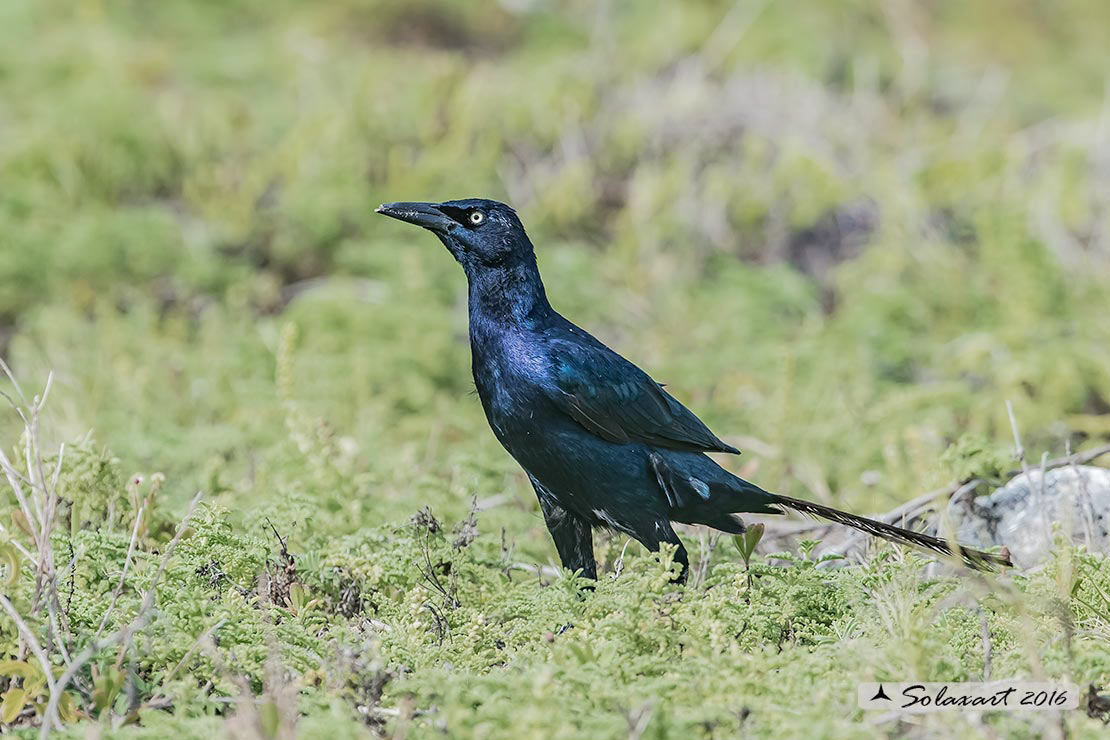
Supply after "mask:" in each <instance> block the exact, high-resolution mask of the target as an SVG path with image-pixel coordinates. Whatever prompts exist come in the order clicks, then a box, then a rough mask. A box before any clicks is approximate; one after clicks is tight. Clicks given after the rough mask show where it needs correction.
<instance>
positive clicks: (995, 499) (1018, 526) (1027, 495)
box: [947, 465, 1110, 568]
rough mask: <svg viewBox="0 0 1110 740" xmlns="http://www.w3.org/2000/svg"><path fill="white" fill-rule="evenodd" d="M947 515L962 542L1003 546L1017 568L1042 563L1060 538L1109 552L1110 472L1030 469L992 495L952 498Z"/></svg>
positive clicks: (1084, 468)
mask: <svg viewBox="0 0 1110 740" xmlns="http://www.w3.org/2000/svg"><path fill="white" fill-rule="evenodd" d="M1042 479H1043V480H1042ZM947 515H948V517H949V520H950V522H951V524H952V526H953V527H954V530H955V532H956V534H957V539H958V540H959V541H960V542H962V543H964V544H967V545H978V546H981V547H990V546H992V545H1003V546H1005V547H1007V548H1009V550H1010V556H1011V558H1012V559H1013V561H1014V565H1016V566H1017V567H1019V568H1031V567H1033V566H1035V565H1039V564H1040V563H1042V562H1044V561H1045V560H1046V559H1047V558H1048V556H1049V554H1050V553H1051V552H1052V549H1053V547H1054V542H1055V541H1056V538H1057V537H1059V536H1063V537H1070V538H1071V539H1072V541H1074V542H1075V543H1076V544H1080V545H1085V546H1086V547H1087V548H1088V549H1089V550H1091V551H1097V552H1107V551H1108V550H1110V531H1108V530H1110V469H1106V468H1099V467H1095V466H1093V465H1080V466H1064V467H1060V468H1054V469H1052V470H1048V471H1046V472H1045V473H1044V474H1043V475H1042V473H1041V471H1040V470H1039V469H1038V470H1030V471H1029V472H1028V473H1023V474H1021V475H1018V476H1015V477H1014V478H1013V479H1011V480H1010V482H1009V483H1007V484H1006V485H1005V486H1003V487H1002V488H999V489H998V490H996V491H995V492H994V493H992V494H990V495H989V496H980V497H978V498H972V497H970V496H966V497H963V498H962V499H956V498H954V499H953V500H952V501H951V502H950V504H949V506H948V511H947Z"/></svg>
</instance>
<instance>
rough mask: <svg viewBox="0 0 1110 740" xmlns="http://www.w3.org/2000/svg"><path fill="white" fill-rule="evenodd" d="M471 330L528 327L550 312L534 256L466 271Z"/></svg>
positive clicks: (542, 320) (545, 317)
mask: <svg viewBox="0 0 1110 740" xmlns="http://www.w3.org/2000/svg"><path fill="white" fill-rule="evenodd" d="M467 282H468V284H469V288H470V290H469V299H468V303H469V309H470V324H471V329H472V330H473V329H475V328H478V327H479V326H484V327H487V328H490V329H500V330H506V329H509V330H512V329H530V328H535V327H536V326H538V325H540V324H542V323H543V322H544V321H546V320H547V319H548V317H549V316H550V315H551V313H552V308H551V304H550V303H548V302H547V293H546V292H545V291H544V289H543V281H542V280H540V271H539V268H538V267H537V266H536V258H535V256H534V255H527V256H526V257H524V258H522V259H519V260H516V261H514V262H512V263H509V264H502V265H497V266H496V267H491V266H486V267H484V269H481V270H467Z"/></svg>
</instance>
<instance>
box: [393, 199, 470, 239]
mask: <svg viewBox="0 0 1110 740" xmlns="http://www.w3.org/2000/svg"><path fill="white" fill-rule="evenodd" d="M376 213H381V214H383V215H385V216H389V217H390V218H395V219H397V220H398V221H405V222H407V223H410V224H416V225H417V226H423V227H424V228H425V229H428V230H430V231H435V232H439V233H445V232H446V231H447V230H448V227H449V226H452V225H454V224H455V221H454V219H452V218H451V217H450V216H448V215H447V214H445V213H444V212H443V211H441V210H439V209H438V208H437V207H436V204H435V203H383V204H382V205H380V206H378V207H377V209H376Z"/></svg>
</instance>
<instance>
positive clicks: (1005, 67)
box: [0, 0, 1110, 541]
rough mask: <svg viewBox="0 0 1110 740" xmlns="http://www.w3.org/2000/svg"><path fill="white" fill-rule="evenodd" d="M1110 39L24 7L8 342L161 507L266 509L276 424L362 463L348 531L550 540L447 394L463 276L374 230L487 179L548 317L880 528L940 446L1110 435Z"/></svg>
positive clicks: (792, 481)
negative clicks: (200, 497) (494, 533)
mask: <svg viewBox="0 0 1110 740" xmlns="http://www.w3.org/2000/svg"><path fill="white" fill-rule="evenodd" d="M1108 25H1110V6H1107V5H1106V3H1103V2H1098V1H1097V0H1090V1H1088V0H1069V2H1062V3H1061V2H1040V1H1039V0H1023V1H1021V2H1014V3H1009V4H1007V8H1006V10H1005V12H1004V13H1002V12H1000V11H999V9H998V8H996V7H993V6H991V5H989V4H986V3H970V4H969V3H966V2H957V1H955V0H953V1H951V2H949V1H947V0H934V1H932V2H927V3H919V2H903V1H900V0H891V1H889V2H803V3H782V2H754V1H753V2H741V3H732V2H710V1H701V2H683V3H668V2H646V1H644V2H627V3H621V2H602V3H592V2H543V1H541V0H532V1H529V0H514V1H512V2H510V1H509V0H504V1H503V2H455V1H452V0H417V1H406V2H395V1H384V0H378V1H369V0H366V1H362V2H356V1H354V0H342V1H340V2H330V3H297V2H272V1H269V2H219V3H216V2H188V3H186V2H170V3H146V2H122V1H121V2H92V1H88V2H76V3H74V2H50V1H47V2H21V1H19V0H10V1H9V2H6V3H4V4H3V6H2V7H0V347H2V349H3V352H4V353H5V356H7V357H8V358H9V359H10V360H11V362H12V364H13V365H14V367H15V368H16V369H17V372H19V373H20V374H21V375H22V376H23V377H24V378H25V379H26V380H28V381H30V380H31V379H36V382H37V380H38V379H41V378H42V376H43V375H44V374H45V371H46V370H47V369H53V370H54V371H55V372H56V373H57V387H56V396H55V399H54V402H53V403H52V404H51V423H52V425H53V429H54V430H55V431H56V432H57V434H58V435H59V437H60V438H63V439H74V438H76V437H79V436H81V435H84V434H85V433H87V432H88V431H89V430H90V429H91V430H95V434H96V436H97V438H98V439H99V440H100V441H101V442H103V443H105V444H107V445H109V446H110V447H111V449H112V450H113V451H114V452H115V454H117V455H118V456H120V458H121V459H122V460H123V461H124V466H125V467H133V468H135V469H143V470H146V469H159V470H164V471H165V472H166V474H167V475H168V478H169V480H168V483H167V486H168V490H170V491H172V492H174V494H175V495H176V496H177V497H178V499H179V500H181V499H182V498H183V497H185V496H187V495H191V492H192V491H193V490H195V489H196V488H204V489H205V490H206V491H208V492H210V493H211V494H213V495H215V496H218V497H221V501H222V502H223V503H225V504H226V505H228V506H230V507H232V508H239V507H241V506H244V505H246V504H247V503H248V502H249V503H251V504H258V503H260V502H262V501H265V500H268V499H271V498H272V499H275V500H281V499H283V498H284V497H286V495H287V494H288V491H287V490H284V489H285V488H287V487H289V486H296V485H297V483H296V482H295V481H290V480H286V479H284V478H283V477H282V470H283V467H289V466H288V465H286V463H288V462H289V460H290V458H291V457H295V454H294V448H295V445H291V442H290V434H289V431H288V428H287V427H288V424H287V423H286V422H287V421H288V416H289V413H288V412H289V408H290V406H291V405H295V406H296V408H297V409H298V414H300V416H301V417H303V419H302V421H303V422H304V426H305V428H304V430H303V432H304V433H305V434H309V435H310V436H312V435H315V436H317V437H319V436H323V437H328V438H329V439H330V438H334V439H332V442H334V443H335V451H336V455H337V456H338V457H339V458H341V459H339V460H337V464H342V465H345V466H347V467H349V469H350V470H352V471H358V472H359V473H360V476H361V477H360V478H359V483H358V485H357V495H355V496H352V497H348V496H342V497H338V498H337V499H335V500H329V501H327V505H328V506H329V507H330V510H332V511H336V512H339V511H340V510H342V516H338V517H336V518H335V519H334V522H335V523H336V524H337V526H340V527H342V528H345V529H350V528H357V527H359V526H361V525H363V524H365V523H366V522H367V521H370V520H377V519H380V518H383V517H384V518H387V519H388V518H395V517H397V516H399V515H403V514H407V513H408V512H409V511H410V510H413V509H415V508H418V507H419V506H421V505H423V504H424V503H431V504H433V505H435V506H440V507H447V508H448V510H450V511H452V512H456V511H460V512H461V511H464V510H465V507H466V505H467V501H468V499H469V497H470V496H472V495H479V496H487V495H492V494H494V493H500V492H503V491H508V492H509V493H511V494H512V495H513V497H514V500H515V501H516V502H517V507H518V508H519V509H521V510H522V511H524V512H526V513H528V514H529V516H530V517H531V519H530V520H529V521H530V522H531V524H532V525H537V524H538V520H536V519H535V506H534V501H533V496H532V494H531V492H530V491H529V490H528V488H527V485H526V483H525V482H524V479H523V477H522V475H521V474H520V473H519V472H518V470H517V469H516V467H515V465H514V464H513V463H512V461H511V460H510V459H509V458H508V457H507V456H506V455H505V454H504V453H503V452H502V451H501V450H500V449H499V448H498V447H497V445H496V442H495V441H494V440H493V438H492V435H490V434H488V433H487V431H486V429H485V424H484V421H483V420H482V418H481V413H480V409H479V405H478V403H477V402H476V400H475V399H474V398H472V397H471V396H470V395H469V394H468V391H470V390H471V388H472V383H471V379H470V374H469V362H468V352H469V350H468V347H467V346H466V343H465V310H464V302H465V292H464V290H465V288H464V281H463V278H462V275H461V273H460V271H459V270H458V268H457V266H456V265H455V264H454V263H453V262H452V260H451V259H450V258H449V256H448V255H447V254H446V253H445V252H444V251H443V250H442V248H441V247H440V245H439V244H438V243H437V242H436V241H435V240H434V239H433V238H431V237H430V236H429V235H427V234H424V233H420V232H416V231H414V230H412V229H406V228H405V227H404V226H402V225H399V224H394V223H390V222H388V221H387V220H386V219H383V218H381V217H379V216H375V215H374V213H373V208H374V207H375V206H376V205H377V204H378V203H379V202H382V201H389V200H399V199H426V200H435V199H446V198H451V197H465V196H485V197H492V198H496V199H503V200H507V201H509V202H511V203H512V204H513V205H515V206H516V207H517V208H518V210H519V211H520V213H521V215H522V217H523V219H524V222H525V223H526V225H527V226H528V228H529V231H530V233H531V235H532V237H533V240H534V241H535V242H536V244H537V250H538V254H539V260H540V266H541V269H542V271H543V273H544V276H545V279H546V281H547V283H548V287H549V292H550V294H551V296H552V298H553V300H554V302H555V304H556V306H557V308H559V309H560V310H562V311H563V312H564V313H566V314H567V315H568V316H569V317H571V318H572V319H573V320H575V321H577V322H578V323H581V324H583V325H585V326H586V327H588V328H590V329H591V330H592V331H594V332H595V333H596V334H598V335H599V336H600V337H602V338H603V339H604V340H606V341H608V342H609V343H611V344H612V345H613V346H615V347H616V348H617V349H618V350H619V351H621V352H623V353H624V354H626V355H627V356H629V357H630V358H631V359H633V360H634V361H636V362H638V363H640V364H642V365H643V366H644V367H645V368H647V369H648V370H649V371H650V372H652V373H653V374H654V375H655V376H656V377H658V378H659V379H660V380H661V381H666V382H667V383H669V385H670V387H672V388H673V391H674V392H675V393H676V395H678V396H679V397H680V398H681V399H683V400H684V401H686V402H688V403H689V404H690V405H691V406H692V407H693V408H694V409H696V410H697V411H698V412H699V413H701V414H702V415H703V416H704V417H705V418H706V420H707V421H708V422H709V423H710V424H711V426H712V427H713V428H714V429H715V430H716V431H717V432H718V433H720V434H721V435H722V436H724V437H725V438H726V439H729V440H731V441H733V442H735V443H737V444H738V445H739V446H740V447H741V448H744V449H745V450H746V452H747V456H746V457H745V458H742V459H741V462H742V463H744V464H746V465H747V467H746V468H745V470H746V471H747V472H749V473H751V474H752V475H753V476H754V477H755V478H756V479H757V480H758V481H759V482H760V483H761V484H762V485H764V486H765V487H768V488H770V489H773V490H779V491H783V492H786V493H789V494H794V495H803V496H810V497H815V498H819V499H822V500H826V501H830V502H835V503H837V504H838V505H842V506H846V507H854V508H862V509H867V510H880V509H883V508H884V507H885V508H890V507H891V506H893V505H894V504H896V503H897V502H899V501H903V500H905V499H907V498H909V497H910V496H912V495H913V494H914V493H916V492H919V491H921V490H925V489H928V488H929V487H931V486H933V485H934V484H937V483H943V482H946V481H947V480H948V479H949V478H950V477H951V474H950V472H949V471H947V470H946V469H945V468H944V467H943V466H942V465H941V464H940V463H939V462H938V461H939V458H940V455H941V453H942V452H943V451H944V450H945V449H946V448H947V447H948V446H949V445H950V444H951V443H952V442H953V441H954V440H955V439H957V438H958V437H960V436H961V435H963V434H967V433H972V434H978V435H983V436H985V437H986V438H987V439H988V440H994V441H998V442H999V443H1006V442H1007V441H1008V439H1009V429H1008V425H1007V422H1006V415H1005V408H1004V401H1005V399H1010V400H1011V401H1012V402H1013V403H1014V406H1015V409H1016V412H1017V416H1018V419H1019V421H1020V423H1021V425H1022V427H1023V429H1024V430H1025V431H1026V433H1027V434H1028V435H1029V436H1030V440H1029V442H1030V445H1029V446H1030V447H1031V448H1032V449H1036V450H1041V449H1047V450H1051V451H1053V452H1057V453H1059V452H1063V448H1064V446H1065V443H1066V442H1068V441H1070V442H1071V443H1072V444H1073V446H1075V447H1079V446H1081V445H1082V444H1083V442H1084V441H1085V440H1087V439H1089V438H1091V437H1103V438H1105V437H1106V436H1108V435H1110V413H1108V412H1110V401H1108V399H1110V319H1108V315H1110V291H1107V290H1106V278H1107V273H1108V268H1110V102H1108V98H1107V84H1108V83H1107V74H1106V73H1107V68H1106V64H1105V62H1106V55H1105V46H1104V41H1105V38H1104V34H1103V30H1104V29H1105V28H1106V27H1108ZM286 324H290V325H293V326H294V327H295V338H292V339H291V344H290V346H289V348H288V349H289V367H288V368H287V369H288V377H287V378H286V381H285V382H286V385H285V386H284V387H282V386H281V385H280V384H279V383H278V382H277V381H276V377H277V375H276V366H277V359H276V353H277V352H278V345H279V344H280V336H281V333H282V327H284V326H285V325H286ZM293 467H297V466H296V465H293ZM315 495H325V496H326V495H327V494H326V493H324V494H319V493H314V496H315ZM517 521H519V520H517ZM518 526H519V525H518ZM541 541H542V540H541Z"/></svg>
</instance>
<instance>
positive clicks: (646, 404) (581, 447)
mask: <svg viewBox="0 0 1110 740" xmlns="http://www.w3.org/2000/svg"><path fill="white" fill-rule="evenodd" d="M377 210H378V213H382V214H385V215H386V216H391V217H393V218H396V219H400V220H401V221H407V222H408V223H412V224H416V225H417V226H422V227H424V228H425V229H428V230H429V231H431V232H432V233H433V234H435V235H436V236H437V237H439V240H440V241H441V242H443V244H444V245H445V246H446V247H447V249H448V251H450V252H451V254H452V255H453V256H454V257H455V259H456V260H458V262H459V264H461V265H462V267H463V271H464V272H465V273H466V279H467V283H468V285H469V311H470V348H471V353H472V361H473V371H474V383H475V385H476V386H477V388H478V397H479V398H481V400H482V407H483V408H484V409H485V412H486V418H487V419H488V420H489V424H490V426H491V427H492V428H493V433H494V434H495V435H496V436H497V439H498V440H499V441H500V442H501V444H502V445H504V447H505V449H506V450H508V452H509V454H510V455H512V456H513V457H514V458H516V460H517V462H519V463H520V465H521V466H522V467H523V468H524V470H525V472H526V473H527V474H528V478H529V479H530V480H531V481H532V486H533V487H534V488H535V489H536V495H537V496H538V497H539V501H540V508H541V509H542V511H543V516H544V520H545V521H546V523H547V528H548V529H549V530H550V531H551V536H552V538H553V539H554V540H555V547H556V549H558V551H559V557H560V558H561V560H562V563H563V566H564V567H565V568H568V569H569V570H572V571H573V570H581V571H582V574H583V575H585V576H587V577H589V578H597V566H596V564H595V562H594V553H593V537H592V528H594V527H609V528H611V529H615V530H617V531H618V532H623V533H625V534H628V535H631V536H632V537H634V538H636V539H637V540H639V541H640V542H641V543H643V544H644V545H645V546H646V547H648V548H649V549H651V550H658V549H659V544H660V543H662V542H668V543H672V544H674V545H677V547H678V550H677V553H676V559H677V561H678V562H680V563H681V565H682V574H681V575H680V578H685V574H686V569H687V565H688V559H687V555H686V549H685V548H684V547H683V545H682V542H681V541H680V540H679V538H678V535H676V534H675V531H674V529H673V528H672V527H671V522H684V523H686V524H704V525H706V526H709V527H714V528H716V529H719V530H722V531H724V532H730V533H734V534H738V533H741V532H743V531H744V524H743V522H742V521H741V520H740V518H739V517H737V516H736V514H737V513H743V512H747V513H756V514H781V513H783V510H784V509H794V510H796V511H800V512H803V513H805V514H811V515H816V516H820V517H824V518H826V519H830V520H832V521H834V522H838V523H841V524H846V525H848V526H850V527H855V528H857V529H860V530H863V531H865V532H868V533H870V534H873V535H875V536H878V537H882V538H885V539H888V540H893V541H895V542H901V543H904V544H909V545H915V546H918V547H923V548H927V549H929V550H933V551H935V552H939V553H943V554H951V553H952V551H953V549H955V550H956V551H957V552H958V553H959V555H960V556H961V557H962V559H963V561H964V562H965V563H967V564H968V565H970V566H973V567H976V568H989V567H990V566H991V565H993V564H1005V565H1009V564H1010V563H1009V559H1008V558H1007V557H1006V556H1004V555H993V554H990V553H985V552H979V551H976V550H969V549H966V548H960V547H957V548H952V547H951V546H949V544H948V543H947V542H945V541H944V540H941V539H938V538H936V537H930V536H929V535H925V534H921V533H918V532H913V531H910V530H907V529H902V528H901V527H895V526H892V525H890V524H886V523H885V522H879V521H875V520H873V519H868V518H866V517H862V516H857V515H855V514H849V513H848V512H845V511H839V510H837V509H833V508H831V507H828V506H823V505H821V504H815V503H811V502H809V501H802V500H799V499H795V498H790V497H789V496H782V495H778V494H774V493H769V492H768V491H764V490H763V489H762V488H760V487H759V486H757V485H755V484H753V483H749V482H748V481H746V480H742V479H740V478H738V477H736V476H735V475H733V474H732V473H729V472H728V471H726V470H725V469H723V468H721V467H720V466H719V465H717V463H715V462H714V461H713V460H711V459H710V458H709V457H707V456H706V455H705V453H706V452H730V453H734V454H739V450H737V449H736V448H735V447H733V446H732V445H730V444H727V443H725V442H722V441H721V440H720V439H718V438H717V437H716V435H714V434H713V432H711V431H709V428H708V427H706V426H705V424H703V423H702V421H701V420H700V419H698V417H696V416H694V414H693V413H692V412H691V411H690V410H689V409H687V408H686V407H685V406H683V405H682V404H681V403H679V402H678V401H677V400H675V398H674V397H673V396H671V394H670V393H668V392H667V391H666V390H664V388H663V386H662V385H660V384H659V383H656V382H655V381H654V380H652V379H651V378H650V377H648V375H647V373H645V372H644V371H643V370H641V369H640V368H638V367H636V366H635V365H633V364H632V363H631V362H629V361H628V360H626V359H624V358H623V357H621V356H620V355H618V354H617V353H616V352H614V351H613V350H611V349H609V348H608V347H606V346H605V345H604V344H602V343H601V342H600V341H598V340H597V339H595V338H594V337H592V336H591V335H590V334H588V333H587V332H585V331H583V330H582V329H580V328H579V327H577V326H575V325H574V324H572V323H571V322H569V321H567V320H566V319H565V318H563V317H562V316H560V315H559V314H558V313H557V312H556V311H555V310H554V309H553V308H552V307H551V304H550V303H548V301H547V295H546V293H545V292H544V287H543V282H542V281H541V280H540V273H539V270H538V268H537V267H536V255H535V251H534V249H533V247H532V242H531V241H530V240H529V239H528V235H527V234H526V233H525V232H524V226H523V225H522V224H521V222H520V219H519V218H517V215H516V212H515V211H514V210H513V209H512V208H510V207H509V206H507V205H505V204H503V203H498V202H496V201H491V200H482V199H468V200H454V201H448V202H446V203H388V204H385V205H382V206H379V207H378V209H377Z"/></svg>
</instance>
